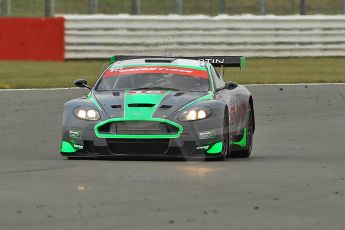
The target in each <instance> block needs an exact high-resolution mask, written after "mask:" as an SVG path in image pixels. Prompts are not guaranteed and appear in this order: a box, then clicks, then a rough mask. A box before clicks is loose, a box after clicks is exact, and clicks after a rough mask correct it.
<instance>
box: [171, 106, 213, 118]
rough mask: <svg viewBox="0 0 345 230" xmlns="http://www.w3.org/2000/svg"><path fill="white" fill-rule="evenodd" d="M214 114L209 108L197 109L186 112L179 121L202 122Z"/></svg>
mask: <svg viewBox="0 0 345 230" xmlns="http://www.w3.org/2000/svg"><path fill="white" fill-rule="evenodd" d="M211 113H212V110H211V109H210V108H208V107H196V108H192V109H189V110H186V111H184V112H183V113H181V115H180V116H179V117H178V118H177V119H178V120H179V121H196V120H202V119H205V118H207V117H209V116H210V115H211Z"/></svg>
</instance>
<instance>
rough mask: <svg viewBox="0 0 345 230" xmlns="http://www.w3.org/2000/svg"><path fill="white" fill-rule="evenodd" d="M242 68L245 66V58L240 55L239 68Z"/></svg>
mask: <svg viewBox="0 0 345 230" xmlns="http://www.w3.org/2000/svg"><path fill="white" fill-rule="evenodd" d="M244 68H246V58H245V57H241V58H240V69H241V70H243V69H244Z"/></svg>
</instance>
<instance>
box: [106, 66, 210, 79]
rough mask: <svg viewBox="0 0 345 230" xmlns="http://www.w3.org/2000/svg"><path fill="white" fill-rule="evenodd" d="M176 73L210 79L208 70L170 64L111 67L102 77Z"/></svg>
mask: <svg viewBox="0 0 345 230" xmlns="http://www.w3.org/2000/svg"><path fill="white" fill-rule="evenodd" d="M145 73H157V74H176V75H183V76H190V77H199V78H205V79H208V78H209V77H208V72H207V71H206V70H198V69H191V68H182V67H169V66H147V67H146V66H137V67H128V68H118V67H113V68H112V67H110V68H109V69H108V70H107V71H106V72H105V73H104V74H103V76H102V77H118V76H120V75H126V74H145Z"/></svg>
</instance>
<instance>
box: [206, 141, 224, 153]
mask: <svg viewBox="0 0 345 230" xmlns="http://www.w3.org/2000/svg"><path fill="white" fill-rule="evenodd" d="M222 150H223V142H217V143H215V144H213V146H212V147H211V148H210V149H209V150H207V153H208V154H219V153H221V152H222Z"/></svg>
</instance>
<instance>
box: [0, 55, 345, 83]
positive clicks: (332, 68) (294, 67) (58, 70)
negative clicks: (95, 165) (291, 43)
mask: <svg viewBox="0 0 345 230" xmlns="http://www.w3.org/2000/svg"><path fill="white" fill-rule="evenodd" d="M344 63H345V58H344V57H343V58H249V59H247V68H246V69H245V70H243V71H240V70H238V69H236V68H231V69H226V70H225V76H226V80H231V81H235V82H238V83H242V84H253V83H317V82H345V68H344ZM107 64H108V63H107V61H66V62H17V61H15V62H14V61H13V62H12V61H11V62H10V61H1V62H0V88H2V89H8V88H51V87H73V81H74V80H75V79H78V78H85V79H87V80H88V81H89V82H90V85H92V84H93V83H94V82H95V81H96V80H97V78H98V76H99V75H100V73H101V72H102V71H103V70H104V69H105V67H106V66H107Z"/></svg>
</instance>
